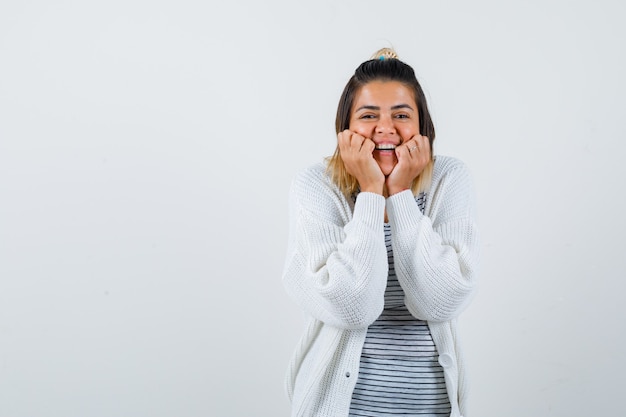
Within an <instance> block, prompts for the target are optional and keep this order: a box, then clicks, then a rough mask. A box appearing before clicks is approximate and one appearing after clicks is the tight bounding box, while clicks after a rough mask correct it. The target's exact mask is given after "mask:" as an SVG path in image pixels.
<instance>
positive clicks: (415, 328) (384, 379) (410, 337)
mask: <svg viewBox="0 0 626 417" xmlns="http://www.w3.org/2000/svg"><path fill="white" fill-rule="evenodd" d="M416 201H417V203H418V205H419V207H420V210H422V212H424V206H425V195H424V193H421V194H419V195H418V197H417V198H416ZM385 243H386V245H387V255H388V260H389V277H388V278H387V289H386V290H385V308H384V310H383V312H382V314H381V315H380V317H379V318H378V319H377V320H376V321H375V322H374V323H372V324H371V325H370V327H369V328H368V330H367V336H366V337H365V343H364V345H363V350H362V353H361V362H360V367H359V376H358V379H357V383H356V386H355V388H354V392H353V393H352V402H351V404H350V417H364V416H367V417H374V416H375V417H382V416H391V415H394V416H397V415H403V416H405V417H410V416H420V417H434V416H439V417H440V416H444V415H445V416H449V415H450V411H451V407H450V400H449V399H448V394H447V391H446V386H445V381H444V377H443V368H442V367H441V365H440V364H439V362H438V353H437V348H436V347H435V344H434V342H433V338H432V336H431V334H430V330H429V328H428V324H427V323H426V322H425V321H422V320H418V319H416V318H415V317H413V316H412V315H411V313H409V311H408V310H407V308H406V306H405V305H404V291H403V290H402V287H401V286H400V283H399V282H398V279H397V277H396V273H395V269H394V264H393V251H392V248H391V227H390V225H389V224H385Z"/></svg>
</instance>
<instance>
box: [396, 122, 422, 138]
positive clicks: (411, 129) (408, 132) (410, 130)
mask: <svg viewBox="0 0 626 417" xmlns="http://www.w3.org/2000/svg"><path fill="white" fill-rule="evenodd" d="M419 132H420V129H419V126H403V128H402V129H399V133H400V136H401V137H402V139H403V141H407V140H409V139H411V138H412V137H413V136H415V135H417V134H419Z"/></svg>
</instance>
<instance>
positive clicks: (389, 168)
mask: <svg viewBox="0 0 626 417" xmlns="http://www.w3.org/2000/svg"><path fill="white" fill-rule="evenodd" d="M394 167H395V164H394V165H381V167H380V170H381V171H382V172H383V175H384V176H385V177H388V176H389V174H391V171H393V169H394Z"/></svg>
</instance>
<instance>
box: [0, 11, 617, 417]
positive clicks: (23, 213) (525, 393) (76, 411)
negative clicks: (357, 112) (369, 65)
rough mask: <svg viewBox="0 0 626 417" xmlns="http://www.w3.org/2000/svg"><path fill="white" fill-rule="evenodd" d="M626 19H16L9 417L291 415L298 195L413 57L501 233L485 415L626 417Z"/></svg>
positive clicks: (11, 61) (438, 14)
mask: <svg viewBox="0 0 626 417" xmlns="http://www.w3.org/2000/svg"><path fill="white" fill-rule="evenodd" d="M625 9H626V7H625V6H624V5H623V3H622V2H618V1H606V0H604V1H596V2H582V1H538V0H535V1H527V2H517V3H513V4H511V2H497V1H491V2H488V1H477V2H446V1H444V2H431V3H426V2H422V1H395V2H380V1H363V0H358V1H357V0H352V1H328V0H325V1H310V2H291V1H287V0H284V1H271V0H270V1H252V0H248V1H243V2H215V3H212V2H206V1H199V0H182V1H147V0H125V1H119V0H117V1H116V0H114V1H107V2H105V1H95V2H86V1H85V2H80V1H42V0H39V1H36V0H33V1H19V2H18V1H3V2H2V3H0V417H33V416H36V417H86V416H89V417H105V416H106V417H112V416H116V417H122V416H128V417H140V416H145V417H161V416H168V417H174V416H176V417H179V416H184V417H196V416H198V417H199V416H216V417H230V416H232V417H241V416H268V417H269V416H271V417H277V416H287V415H288V413H289V404H288V401H287V398H286V395H285V393H284V391H283V376H284V374H285V371H286V366H287V362H288V360H289V357H290V355H291V353H292V351H293V350H294V348H295V345H296V342H297V340H298V338H299V337H300V333H301V331H302V324H303V321H302V315H301V313H300V310H299V308H298V306H296V305H295V304H294V303H292V302H291V300H290V299H288V298H287V296H286V294H285V293H284V290H283V287H282V284H281V271H282V266H283V261H284V255H285V250H286V238H287V217H286V216H287V194H288V187H289V183H290V181H291V178H292V177H293V175H294V174H295V173H296V172H297V171H299V170H300V169H303V168H304V167H306V166H308V165H309V164H312V163H315V162H317V161H320V160H321V159H322V158H323V157H325V156H327V155H329V154H331V153H332V151H333V149H334V145H335V141H336V138H335V134H334V114H335V110H336V104H337V101H338V98H339V95H340V93H341V90H342V88H343V86H344V84H345V82H346V81H347V79H348V78H349V76H350V75H351V74H352V72H353V71H354V69H355V68H356V66H357V65H358V64H359V63H361V62H362V61H364V60H365V59H368V58H369V56H370V54H371V53H373V52H374V51H375V50H376V49H378V48H380V47H383V46H390V45H391V46H394V47H395V48H396V50H397V52H398V53H399V55H400V58H402V59H403V60H405V61H406V62H408V63H409V64H411V65H412V66H413V67H414V68H415V70H416V73H417V75H418V78H419V79H420V81H421V82H422V85H423V87H424V89H425V90H426V94H427V97H428V98H429V100H430V106H431V111H432V114H433V118H434V121H435V125H436V128H437V140H436V143H435V146H436V153H438V154H446V155H451V156H455V157H458V158H460V159H462V160H463V161H465V163H466V164H467V165H468V166H469V168H470V171H471V172H472V175H473V178H474V182H475V185H476V193H477V201H478V212H479V221H480V229H481V233H482V238H481V241H482V269H481V270H482V272H481V274H480V289H479V292H478V294H477V296H476V298H475V299H474V301H473V304H472V305H471V306H470V307H469V309H468V310H467V311H466V312H465V313H464V314H463V315H462V316H461V319H460V322H461V334H462V336H463V342H464V346H465V354H466V357H467V359H468V363H469V369H470V371H471V381H472V390H471V398H472V411H473V413H472V415H474V416H481V417H500V416H503V415H504V416H509V417H517V416H520V417H521V416H533V417H543V416H588V415H619V414H620V410H621V408H622V407H621V401H622V399H621V395H622V389H623V382H622V381H621V377H622V375H623V374H624V372H625V371H626V365H625V363H626V362H625V361H624V358H623V352H624V351H626V340H625V339H626V335H625V326H624V324H623V323H624V319H625V318H626V314H625V313H624V307H623V306H624V301H623V296H622V294H623V293H624V290H625V285H624V282H623V281H624V278H625V277H626V256H625V255H624V251H625V249H626V245H625V244H624V236H625V233H626V227H625V222H624V213H625V212H626V202H625V199H624V193H623V188H624V185H623V182H624V179H625V175H626V168H625V163H624V156H625V153H624V151H625V150H626V146H625V145H624V142H625V140H626V127H625V123H624V113H625V107H626V106H625V104H624V103H625V101H624V97H626V83H625V82H624V80H623V77H624V74H626V57H625V52H624V51H625V48H624V40H625V39H626V29H624V25H623V21H624V18H625V13H624V12H625Z"/></svg>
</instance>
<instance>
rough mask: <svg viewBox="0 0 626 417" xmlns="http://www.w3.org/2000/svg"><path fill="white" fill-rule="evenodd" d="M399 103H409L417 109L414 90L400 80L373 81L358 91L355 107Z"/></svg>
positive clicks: (382, 106) (386, 105)
mask: <svg viewBox="0 0 626 417" xmlns="http://www.w3.org/2000/svg"><path fill="white" fill-rule="evenodd" d="M398 104H408V105H410V106H411V107H413V109H417V103H416V101H415V95H414V93H413V90H412V89H410V88H409V87H407V86H406V85H404V84H402V83H400V82H398V81H372V82H369V83H367V84H365V85H363V86H362V87H361V88H360V89H359V90H358V91H357V92H356V95H355V97H354V106H353V108H358V107H360V106H363V105H375V106H378V107H381V108H384V107H391V106H395V105H398Z"/></svg>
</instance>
